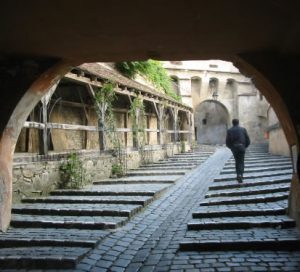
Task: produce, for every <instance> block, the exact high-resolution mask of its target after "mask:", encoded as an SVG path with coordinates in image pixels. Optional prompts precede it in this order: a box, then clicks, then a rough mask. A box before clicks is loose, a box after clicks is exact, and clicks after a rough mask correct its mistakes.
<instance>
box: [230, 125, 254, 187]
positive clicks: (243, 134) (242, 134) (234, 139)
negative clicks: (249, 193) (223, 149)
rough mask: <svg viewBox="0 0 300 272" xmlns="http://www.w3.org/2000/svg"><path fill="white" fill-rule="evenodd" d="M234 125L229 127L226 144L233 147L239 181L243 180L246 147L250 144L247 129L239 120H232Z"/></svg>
mask: <svg viewBox="0 0 300 272" xmlns="http://www.w3.org/2000/svg"><path fill="white" fill-rule="evenodd" d="M232 125H233V127H232V128H230V129H228V131H227V135H226V146H227V147H228V148H230V149H231V151H232V154H233V156H234V159H235V170H236V175H237V181H238V182H239V183H241V182H243V174H244V159H245V152H246V148H247V147H248V146H249V145H250V138H249V136H248V133H247V130H246V129H245V128H243V127H240V126H239V120H238V119H233V120H232Z"/></svg>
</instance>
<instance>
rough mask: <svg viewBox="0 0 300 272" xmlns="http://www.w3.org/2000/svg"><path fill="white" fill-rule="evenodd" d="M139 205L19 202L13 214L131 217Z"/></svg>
mask: <svg viewBox="0 0 300 272" xmlns="http://www.w3.org/2000/svg"><path fill="white" fill-rule="evenodd" d="M142 207H143V206H141V205H124V204H122V205H121V204H70V203H68V204H49V203H34V204H19V205H14V206H13V208H12V212H13V213H14V214H32V215H62V216H64V215H66V216H119V217H122V216H125V217H131V216H133V215H134V214H136V213H137V212H139V211H141V209H142Z"/></svg>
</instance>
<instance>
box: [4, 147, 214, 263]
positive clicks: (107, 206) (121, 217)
mask: <svg viewBox="0 0 300 272" xmlns="http://www.w3.org/2000/svg"><path fill="white" fill-rule="evenodd" d="M212 153H213V152H202V151H201V150H200V151H195V152H188V153H185V154H178V155H175V156H173V157H171V158H168V159H166V160H163V161H160V162H157V163H153V164H148V165H144V166H142V167H140V168H139V169H135V170H131V171H129V172H128V176H126V177H122V178H116V179H106V180H100V181H95V182H94V183H93V184H92V185H90V186H88V187H86V188H84V189H81V190H55V191H52V192H51V195H49V196H48V197H34V198H33V197H31V198H25V199H23V201H22V202H23V203H21V204H17V205H14V206H13V208H12V221H11V227H10V229H9V230H8V231H7V232H6V233H0V269H1V268H8V269H19V268H27V269H30V268H34V269H36V268H44V269H45V268H47V269H49V268H53V269H55V268H59V269H72V268H74V267H75V266H76V264H77V263H78V262H79V261H80V260H81V259H82V258H83V257H84V256H86V255H87V254H88V253H89V252H90V251H91V249H92V248H94V247H95V246H96V245H97V244H98V243H100V241H101V240H103V239H104V238H105V237H106V236H107V235H108V234H110V232H111V231H112V230H113V229H116V228H118V227H121V226H124V225H125V224H126V223H127V222H128V221H129V220H130V219H131V218H132V217H133V216H134V215H135V214H137V213H139V212H141V211H142V210H143V209H144V208H145V207H146V206H147V205H149V204H150V203H151V202H152V201H154V200H155V199H156V198H158V197H160V196H161V195H162V194H163V193H164V192H165V191H166V190H168V188H169V187H170V186H172V184H174V183H175V182H176V181H177V180H178V179H180V177H182V176H183V175H184V174H185V173H187V172H188V171H190V170H191V169H192V168H194V167H196V166H198V165H199V164H201V163H202V162H203V161H205V160H206V159H207V158H208V157H209V156H210V155H211V154H212ZM178 165H180V167H178Z"/></svg>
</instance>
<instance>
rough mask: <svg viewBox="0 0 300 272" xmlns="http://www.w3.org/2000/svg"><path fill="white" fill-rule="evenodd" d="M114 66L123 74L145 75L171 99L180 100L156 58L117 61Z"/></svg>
mask: <svg viewBox="0 0 300 272" xmlns="http://www.w3.org/2000/svg"><path fill="white" fill-rule="evenodd" d="M116 68H117V69H118V70H119V71H120V72H121V73H122V74H123V75H125V76H127V77H129V78H134V77H135V75H136V74H140V75H143V76H145V77H146V78H147V79H148V80H149V81H150V82H152V83H153V84H154V86H155V87H156V88H158V89H161V90H163V91H164V93H165V94H166V95H168V96H170V97H172V98H173V99H175V100H177V101H180V96H178V95H177V94H175V92H174V90H173V88H172V79H171V77H170V76H169V75H168V74H167V72H166V69H165V68H163V66H162V64H161V63H160V62H159V61H156V60H151V59H150V60H147V61H131V62H128V61H124V62H117V63H116Z"/></svg>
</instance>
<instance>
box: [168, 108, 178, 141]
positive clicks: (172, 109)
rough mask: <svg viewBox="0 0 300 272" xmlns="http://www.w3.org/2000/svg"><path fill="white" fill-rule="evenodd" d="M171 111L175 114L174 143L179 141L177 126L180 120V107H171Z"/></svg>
mask: <svg viewBox="0 0 300 272" xmlns="http://www.w3.org/2000/svg"><path fill="white" fill-rule="evenodd" d="M170 112H171V113H172V115H173V131H174V139H173V140H174V143H176V141H177V137H178V128H177V122H178V109H177V108H170Z"/></svg>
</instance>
